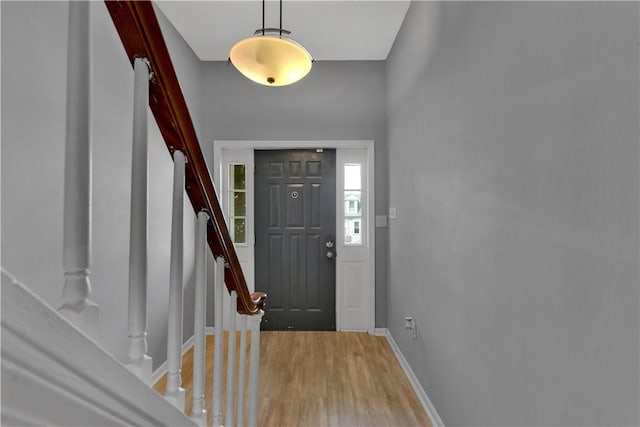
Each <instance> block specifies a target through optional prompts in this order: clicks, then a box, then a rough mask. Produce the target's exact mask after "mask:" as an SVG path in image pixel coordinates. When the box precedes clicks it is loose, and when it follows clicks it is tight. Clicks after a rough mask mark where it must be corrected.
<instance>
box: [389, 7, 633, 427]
mask: <svg viewBox="0 0 640 427" xmlns="http://www.w3.org/2000/svg"><path fill="white" fill-rule="evenodd" d="M638 40H639V37H638V4H637V3H547V2H541V3H538V2H532V3H520V2H513V3H503V2H496V3H484V2H478V3H475V2H474V3H448V2H445V3H427V2H414V3H413V4H412V5H411V7H410V9H409V12H408V15H407V17H406V19H405V22H404V25H403V28H402V31H401V32H400V34H399V36H398V38H397V39H396V42H395V45H394V47H393V49H392V53H391V55H390V58H389V59H388V63H387V95H388V97H387V112H388V123H387V126H388V144H389V176H390V186H389V188H390V191H389V199H390V205H391V206H396V207H397V209H398V219H397V220H396V221H391V222H390V229H389V251H390V254H391V255H390V258H389V261H390V263H389V289H388V294H389V295H388V296H389V305H388V326H389V329H390V330H391V333H392V334H393V336H394V338H395V339H396V341H397V342H398V344H399V346H400V348H401V349H402V351H403V353H404V354H405V355H406V357H407V359H408V360H409V362H410V364H411V366H412V367H413V369H414V371H415V372H416V374H417V376H418V377H419V379H420V381H421V382H422V384H423V386H424V387H425V388H426V390H427V392H428V394H429V396H430V397H431V399H432V401H433V402H434V404H435V407H436V409H437V410H438V412H439V413H440V415H441V416H442V418H443V420H444V422H445V423H446V424H447V425H451V426H453V425H491V426H499V425H503V426H507V425H509V426H513V425H536V426H538V425H638V423H639V421H640V420H639V419H638V401H639V395H638V380H639V378H638V363H639V360H638V325H639V318H638V312H639V310H638V296H639V295H638V278H639V277H638V264H639V262H638V261H639V251H638V243H639V242H638V231H639V230H638V218H639V215H640V212H639V208H638V202H639V200H638V199H639V197H638V196H639V190H640V189H639V169H640V168H639V157H638V155H639V154H640V153H639V150H638V141H639V132H638V116H639V109H638V105H639V99H638V93H639V91H638V61H639V58H638ZM405 315H412V316H414V317H415V318H416V321H417V325H418V338H417V340H415V341H413V340H412V339H411V338H410V337H409V336H408V334H407V333H406V332H405V331H404V329H403V326H404V325H403V318H404V316H405Z"/></svg>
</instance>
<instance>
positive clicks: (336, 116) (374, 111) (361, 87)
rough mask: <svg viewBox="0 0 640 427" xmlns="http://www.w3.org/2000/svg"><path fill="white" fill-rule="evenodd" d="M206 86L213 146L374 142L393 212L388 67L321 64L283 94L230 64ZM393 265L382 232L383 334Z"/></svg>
mask: <svg viewBox="0 0 640 427" xmlns="http://www.w3.org/2000/svg"><path fill="white" fill-rule="evenodd" d="M203 83H204V87H203V91H204V102H203V106H204V117H203V120H204V137H205V138H204V139H203V140H201V144H202V145H203V146H205V147H206V145H209V146H211V145H212V141H213V140H214V139H230V140H233V139H237V140H293V139H301V140H314V139H315V140H348V139H359V140H363V139H372V140H374V141H375V155H376V161H375V163H376V164H375V167H376V181H375V185H376V195H375V197H376V201H375V203H376V214H385V213H386V206H387V179H386V177H387V164H386V120H385V104H384V62H380V61H370V62H355V61H353V62H348V61H347V62H317V63H316V64H314V67H313V70H312V71H311V73H310V74H309V75H308V76H307V77H305V79H304V80H302V81H300V82H298V83H296V84H294V85H292V86H288V87H281V88H269V87H264V86H260V85H257V84H255V83H253V82H251V81H249V80H247V79H246V78H245V77H243V76H242V75H241V74H240V73H238V71H236V69H235V68H234V67H233V65H227V63H226V62H224V63H223V62H207V63H205V68H204V72H203ZM209 155H211V154H209ZM386 259H387V229H386V228H378V229H376V326H379V327H382V326H385V325H386V275H387V273H386ZM209 315H211V313H210V314H209Z"/></svg>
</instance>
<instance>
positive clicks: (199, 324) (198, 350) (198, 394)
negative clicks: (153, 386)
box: [191, 212, 209, 427]
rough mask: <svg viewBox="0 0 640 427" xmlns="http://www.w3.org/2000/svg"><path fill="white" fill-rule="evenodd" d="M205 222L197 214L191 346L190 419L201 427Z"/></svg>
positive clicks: (203, 413) (204, 216) (203, 216)
mask: <svg viewBox="0 0 640 427" xmlns="http://www.w3.org/2000/svg"><path fill="white" fill-rule="evenodd" d="M207 221H209V215H207V213H206V212H200V213H198V229H197V232H196V233H197V234H196V250H195V252H196V262H195V270H196V284H195V286H196V296H195V309H194V311H195V313H194V325H193V331H194V333H193V334H194V345H193V410H192V411H191V418H192V419H193V420H194V421H195V422H196V423H197V424H198V425H199V426H201V427H205V426H206V425H207V411H205V409H204V381H205V371H204V367H205V366H204V364H205V354H206V345H207V343H206V336H205V325H206V322H207V259H206V255H207Z"/></svg>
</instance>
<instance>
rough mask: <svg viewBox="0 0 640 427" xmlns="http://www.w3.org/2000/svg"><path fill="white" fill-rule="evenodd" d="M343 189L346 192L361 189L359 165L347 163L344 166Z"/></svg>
mask: <svg viewBox="0 0 640 427" xmlns="http://www.w3.org/2000/svg"><path fill="white" fill-rule="evenodd" d="M344 188H345V189H347V190H360V189H361V188H362V182H361V178H360V164H359V163H347V164H345V165H344Z"/></svg>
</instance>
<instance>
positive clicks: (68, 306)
mask: <svg viewBox="0 0 640 427" xmlns="http://www.w3.org/2000/svg"><path fill="white" fill-rule="evenodd" d="M89 5H90V2H70V3H69V35H68V41H67V48H68V49H67V53H68V54H67V99H66V104H67V105H66V114H67V117H66V143H65V165H64V166H65V171H64V242H63V245H64V246H63V260H62V266H63V269H64V277H65V281H64V290H63V292H62V298H63V301H64V303H63V305H62V306H61V307H60V308H59V309H58V311H59V313H60V314H61V315H62V316H64V317H65V318H66V319H67V320H69V321H70V322H71V323H73V324H74V325H76V326H77V327H78V328H80V329H81V330H82V331H83V332H84V333H85V334H87V335H88V336H89V337H91V338H93V339H94V340H95V341H99V340H100V332H99V324H98V312H99V309H98V305H97V304H95V303H94V302H93V301H91V300H90V297H91V284H90V282H89V264H90V258H91V139H90V138H91V135H90V118H91V115H90V101H91V97H90V90H91V87H90V74H91V58H90V31H89V19H90V18H89Z"/></svg>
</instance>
